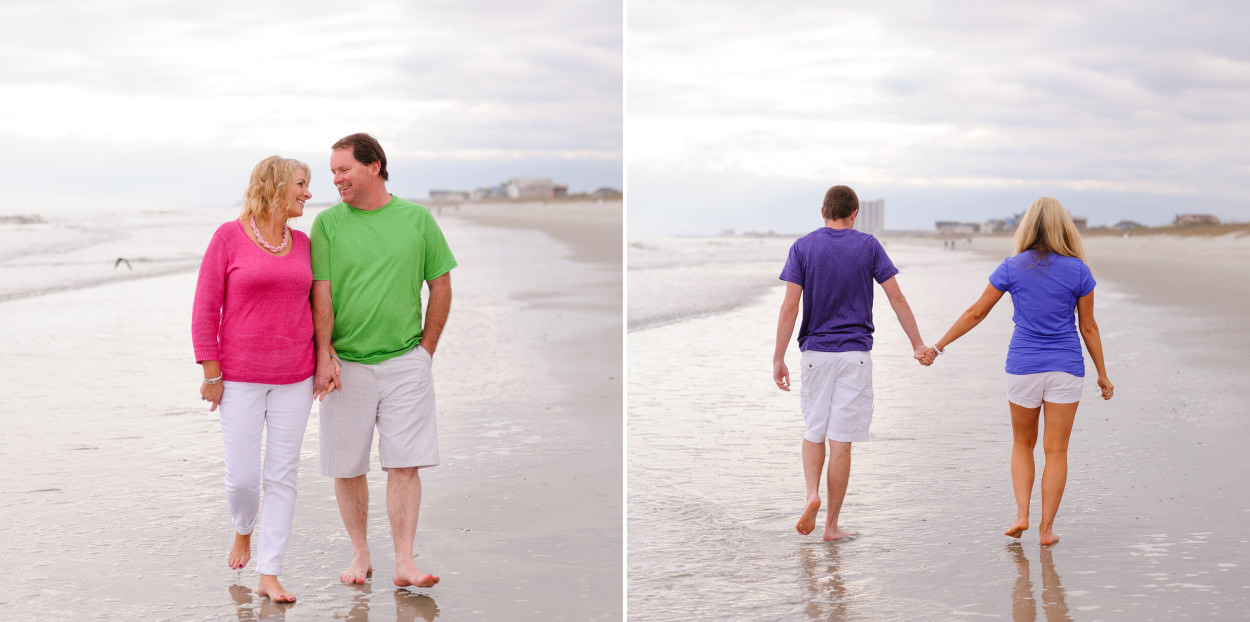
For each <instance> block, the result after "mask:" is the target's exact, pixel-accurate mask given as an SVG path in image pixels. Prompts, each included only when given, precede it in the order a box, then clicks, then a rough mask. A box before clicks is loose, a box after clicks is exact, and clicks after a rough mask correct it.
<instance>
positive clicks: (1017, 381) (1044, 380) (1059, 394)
mask: <svg viewBox="0 0 1250 622" xmlns="http://www.w3.org/2000/svg"><path fill="white" fill-rule="evenodd" d="M1084 386H1085V379H1084V378H1082V377H1080V376H1073V375H1072V374H1069V373H1068V372H1066V371H1048V372H1043V373H1040V374H1007V401H1009V402H1011V403H1012V404H1016V405H1019V406H1023V407H1025V408H1037V407H1038V406H1041V405H1042V402H1050V403H1051V404H1072V403H1075V402H1079V401H1081V389H1082V388H1083V387H1084Z"/></svg>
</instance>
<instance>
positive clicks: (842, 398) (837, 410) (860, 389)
mask: <svg viewBox="0 0 1250 622" xmlns="http://www.w3.org/2000/svg"><path fill="white" fill-rule="evenodd" d="M858 215H859V197H858V196H856V195H855V191H854V190H851V189H850V188H848V187H847V186H834V187H832V188H830V189H829V191H828V192H827V193H825V202H824V204H823V205H822V206H821V216H822V217H823V218H824V220H825V226H824V227H821V228H820V229H817V230H815V231H813V232H811V233H809V234H807V235H805V236H803V237H801V238H799V239H798V240H796V241H795V242H794V245H793V246H791V247H790V256H789V257H788V258H787V259H786V265H785V268H784V269H782V271H781V280H783V281H786V295H785V299H784V300H783V301H782V303H781V314H780V316H779V317H778V318H777V346H776V349H775V350H774V351H773V380H774V381H775V382H776V383H777V387H778V388H780V389H781V390H782V391H789V390H790V370H789V369H788V368H786V361H785V357H786V346H787V344H788V343H789V341H790V337H791V336H793V335H794V324H795V321H796V320H797V319H798V312H799V303H800V301H802V307H803V323H802V325H801V326H800V327H799V339H798V341H799V350H801V351H802V353H803V354H802V378H803V382H802V388H801V390H800V398H801V402H802V408H803V419H804V421H805V425H806V431H805V433H804V435H803V477H804V479H805V480H806V482H807V505H806V506H805V507H804V509H803V515H802V516H801V517H800V518H799V522H798V524H797V525H795V528H796V529H797V530H798V532H799V533H801V534H803V535H807V534H809V533H811V532H812V531H813V530H814V529H815V528H816V514H817V513H818V512H819V511H820V476H821V473H822V471H824V467H825V442H826V441H828V443H829V471H828V487H829V509H828V511H827V512H826V516H825V533H824V540H825V541H826V542H828V541H831V540H840V539H842V538H847V537H852V536H855V535H858V534H857V533H856V532H853V531H846V530H843V529H841V528H839V527H838V514H839V513H840V512H841V510H842V500H843V498H844V497H845V496H846V485H847V481H848V479H849V478H850V473H851V443H852V442H862V441H866V440H868V425H869V424H870V423H871V422H872V357H871V355H870V351H871V350H872V332H873V325H872V294H873V289H872V284H873V281H876V282H877V283H880V284H881V289H883V290H885V295H886V296H887V297H888V298H889V300H890V306H891V307H892V308H893V309H894V314H895V315H896V316H898V321H899V324H901V325H902V327H903V332H905V333H907V338H908V339H909V340H910V341H911V346H912V349H913V351H914V355H915V358H916V360H918V361H920V363H921V364H922V365H929V364H931V363H932V362H933V357H934V355H933V354H932V353H927V352H928V351H929V347H928V346H926V345H924V341H923V340H921V339H920V329H919V328H917V327H916V318H915V316H913V315H912V312H911V307H909V306H908V305H907V298H905V297H904V296H903V292H902V290H900V289H899V286H898V280H897V279H895V275H896V274H898V268H895V267H894V264H893V262H891V261H890V258H889V257H888V256H887V255H886V253H885V249H884V248H882V247H881V243H880V242H878V241H877V239H876V238H874V237H872V236H871V235H868V234H867V233H863V232H861V231H856V230H855V229H854V226H855V217H856V216H858Z"/></svg>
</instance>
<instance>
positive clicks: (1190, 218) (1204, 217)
mask: <svg viewBox="0 0 1250 622" xmlns="http://www.w3.org/2000/svg"><path fill="white" fill-rule="evenodd" d="M1218 224H1220V219H1219V218H1216V217H1215V216H1214V215H1212V214H1177V215H1176V219H1175V220H1173V221H1172V225H1174V226H1177V227H1184V226H1188V225H1218Z"/></svg>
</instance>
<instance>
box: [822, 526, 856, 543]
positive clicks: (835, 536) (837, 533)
mask: <svg viewBox="0 0 1250 622" xmlns="http://www.w3.org/2000/svg"><path fill="white" fill-rule="evenodd" d="M858 535H859V532H858V531H847V530H845V529H839V528H837V527H825V535H824V536H823V538H822V539H823V540H824V541H825V542H833V541H834V540H850V539H851V538H854V537H856V536H858Z"/></svg>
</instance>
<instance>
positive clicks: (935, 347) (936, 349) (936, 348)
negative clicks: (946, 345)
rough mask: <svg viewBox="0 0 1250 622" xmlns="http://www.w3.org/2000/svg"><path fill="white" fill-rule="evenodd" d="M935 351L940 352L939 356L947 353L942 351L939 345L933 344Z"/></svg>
mask: <svg viewBox="0 0 1250 622" xmlns="http://www.w3.org/2000/svg"><path fill="white" fill-rule="evenodd" d="M933 351H934V352H937V353H938V356H941V355H942V354H945V353H944V352H942V351H941V350H939V349H938V347H937V345H934V346H933Z"/></svg>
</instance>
